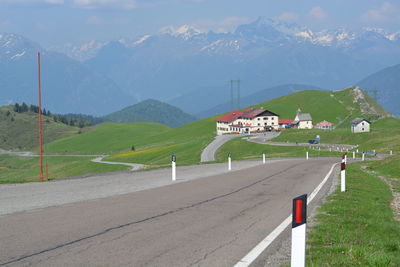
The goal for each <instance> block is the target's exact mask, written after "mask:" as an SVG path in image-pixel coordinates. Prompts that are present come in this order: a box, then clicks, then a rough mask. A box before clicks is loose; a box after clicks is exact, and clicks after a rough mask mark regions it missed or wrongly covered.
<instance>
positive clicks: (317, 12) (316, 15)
mask: <svg viewBox="0 0 400 267" xmlns="http://www.w3.org/2000/svg"><path fill="white" fill-rule="evenodd" d="M308 16H309V17H311V18H312V19H317V20H324V19H326V18H327V17H328V16H327V15H326V13H325V11H324V10H323V9H322V8H321V7H319V6H315V7H313V8H311V9H310V11H309V12H308Z"/></svg>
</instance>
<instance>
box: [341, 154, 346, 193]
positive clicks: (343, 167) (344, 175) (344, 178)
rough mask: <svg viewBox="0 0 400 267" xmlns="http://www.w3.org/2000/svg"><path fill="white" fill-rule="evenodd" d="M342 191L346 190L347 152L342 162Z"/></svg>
mask: <svg viewBox="0 0 400 267" xmlns="http://www.w3.org/2000/svg"><path fill="white" fill-rule="evenodd" d="M340 166H341V168H340V191H342V192H345V191H346V154H343V156H342V164H341V165H340Z"/></svg>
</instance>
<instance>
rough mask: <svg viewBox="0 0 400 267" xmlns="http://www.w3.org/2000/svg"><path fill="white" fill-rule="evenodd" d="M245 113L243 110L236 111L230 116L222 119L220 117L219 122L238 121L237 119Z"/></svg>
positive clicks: (227, 115) (229, 114)
mask: <svg viewBox="0 0 400 267" xmlns="http://www.w3.org/2000/svg"><path fill="white" fill-rule="evenodd" d="M243 113H244V111H241V110H234V111H231V112H229V113H228V114H225V115H224V116H222V117H219V118H218V119H217V121H222V122H231V121H234V120H236V119H237V118H239V117H240V116H241V115H242V114H243Z"/></svg>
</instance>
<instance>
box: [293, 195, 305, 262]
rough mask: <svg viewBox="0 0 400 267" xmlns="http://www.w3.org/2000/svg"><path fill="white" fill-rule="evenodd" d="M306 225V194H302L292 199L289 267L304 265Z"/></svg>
mask: <svg viewBox="0 0 400 267" xmlns="http://www.w3.org/2000/svg"><path fill="white" fill-rule="evenodd" d="M306 224H307V194H304V195H302V196H299V197H296V198H294V199H293V214H292V253H291V260H290V266H291V267H304V266H305V264H306Z"/></svg>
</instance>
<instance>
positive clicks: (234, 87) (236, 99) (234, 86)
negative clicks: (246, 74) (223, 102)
mask: <svg viewBox="0 0 400 267" xmlns="http://www.w3.org/2000/svg"><path fill="white" fill-rule="evenodd" d="M230 84H231V108H232V110H235V109H240V80H231V81H230Z"/></svg>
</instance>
